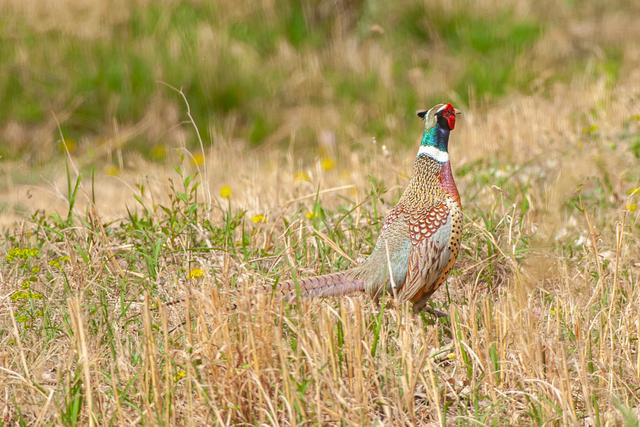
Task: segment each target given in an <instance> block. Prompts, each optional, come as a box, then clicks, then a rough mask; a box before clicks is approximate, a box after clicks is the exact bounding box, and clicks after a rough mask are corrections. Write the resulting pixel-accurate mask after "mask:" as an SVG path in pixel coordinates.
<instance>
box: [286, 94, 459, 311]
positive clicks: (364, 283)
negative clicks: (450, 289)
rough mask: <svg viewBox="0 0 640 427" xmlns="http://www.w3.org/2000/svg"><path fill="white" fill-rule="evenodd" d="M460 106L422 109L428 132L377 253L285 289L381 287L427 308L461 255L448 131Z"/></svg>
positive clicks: (314, 291)
mask: <svg viewBox="0 0 640 427" xmlns="http://www.w3.org/2000/svg"><path fill="white" fill-rule="evenodd" d="M456 113H457V111H456V110H455V109H454V108H453V106H452V105H451V104H438V105H436V106H434V107H433V108H431V109H429V110H423V111H419V112H418V117H420V118H422V119H423V120H424V133H423V135H422V139H421V141H420V148H419V149H418V155H417V157H416V160H415V163H414V172H413V177H412V178H411V181H410V182H409V185H408V186H407V188H406V189H405V191H404V193H403V194H402V197H401V198H400V201H399V202H398V204H397V205H396V206H395V207H394V208H393V209H392V210H391V211H390V212H389V214H388V215H387V217H386V218H385V220H384V224H383V226H382V232H381V233H380V236H379V237H378V241H377V243H376V246H375V248H374V249H373V252H372V253H371V255H369V257H368V258H367V259H366V261H364V262H363V263H362V264H360V265H358V266H356V267H355V268H352V269H350V270H346V271H341V272H338V273H332V274H327V275H324V276H316V277H311V278H306V279H301V280H298V281H297V282H295V281H289V282H286V283H285V284H284V285H283V288H282V290H283V291H284V292H285V293H288V294H290V295H295V293H296V291H297V290H299V292H300V293H301V295H302V296H309V297H312V296H336V295H345V294H350V293H354V292H357V291H365V292H367V293H368V294H370V295H371V296H373V297H374V298H377V297H378V296H379V295H380V294H381V293H383V292H389V293H391V294H393V295H395V296H396V297H397V298H398V299H399V300H400V301H411V302H412V303H413V304H414V309H416V310H419V309H421V308H423V307H424V305H425V304H426V302H427V300H428V299H429V297H430V296H431V295H432V294H433V293H434V292H435V291H436V290H437V289H438V287H439V286H440V285H441V284H442V283H443V282H444V281H445V280H446V278H447V275H448V274H449V271H450V270H451V268H452V267H453V264H454V263H455V261H456V257H457V255H458V250H459V247H460V246H459V244H460V236H461V234H462V205H461V204H460V196H459V195H458V189H457V188H456V184H455V182H454V180H453V175H452V173H451V164H450V163H449V153H448V144H449V134H450V132H451V131H452V130H453V129H454V127H455V124H456Z"/></svg>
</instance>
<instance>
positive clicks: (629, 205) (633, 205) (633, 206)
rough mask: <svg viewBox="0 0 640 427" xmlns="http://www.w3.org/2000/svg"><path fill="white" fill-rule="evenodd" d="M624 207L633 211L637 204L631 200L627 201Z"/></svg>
mask: <svg viewBox="0 0 640 427" xmlns="http://www.w3.org/2000/svg"><path fill="white" fill-rule="evenodd" d="M626 208H627V210H628V211H629V212H631V213H633V212H635V211H636V210H637V209H638V204H637V203H631V202H629V203H627V206H626Z"/></svg>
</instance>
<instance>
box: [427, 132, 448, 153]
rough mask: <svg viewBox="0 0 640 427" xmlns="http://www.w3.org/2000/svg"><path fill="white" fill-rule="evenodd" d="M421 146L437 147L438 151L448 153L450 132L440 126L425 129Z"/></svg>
mask: <svg viewBox="0 0 640 427" xmlns="http://www.w3.org/2000/svg"><path fill="white" fill-rule="evenodd" d="M420 145H421V146H423V147H424V146H432V147H436V148H437V149H438V150H440V151H445V152H446V151H447V150H448V149H449V130H448V129H444V128H442V127H440V126H438V125H435V126H434V127H431V128H429V129H425V130H424V133H423V134H422V140H421V141H420Z"/></svg>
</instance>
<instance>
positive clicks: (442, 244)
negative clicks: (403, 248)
mask: <svg viewBox="0 0 640 427" xmlns="http://www.w3.org/2000/svg"><path fill="white" fill-rule="evenodd" d="M450 236H451V212H450V210H449V207H448V206H447V205H446V204H445V203H440V204H438V205H435V206H433V207H431V208H430V209H427V210H424V211H422V212H419V213H418V214H416V215H412V216H410V217H409V237H410V239H411V248H410V250H409V260H408V264H407V277H406V280H405V282H404V285H403V286H402V288H401V289H400V291H399V297H400V299H401V300H402V301H411V302H416V301H419V300H420V299H421V297H422V296H423V295H425V294H427V293H431V292H432V291H433V290H434V289H431V288H432V287H433V286H435V285H436V282H437V281H438V278H439V277H440V276H441V274H442V272H443V270H444V269H445V268H446V266H447V264H448V263H449V259H450V257H451V251H450V248H449V239H450Z"/></svg>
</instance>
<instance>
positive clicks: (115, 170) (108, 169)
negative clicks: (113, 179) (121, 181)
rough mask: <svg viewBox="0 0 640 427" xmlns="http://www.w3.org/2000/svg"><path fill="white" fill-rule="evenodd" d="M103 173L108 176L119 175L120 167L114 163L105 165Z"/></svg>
mask: <svg viewBox="0 0 640 427" xmlns="http://www.w3.org/2000/svg"><path fill="white" fill-rule="evenodd" d="M104 173H106V174H107V175H109V176H118V175H120V168H119V167H117V166H115V165H107V166H105V167H104Z"/></svg>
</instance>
